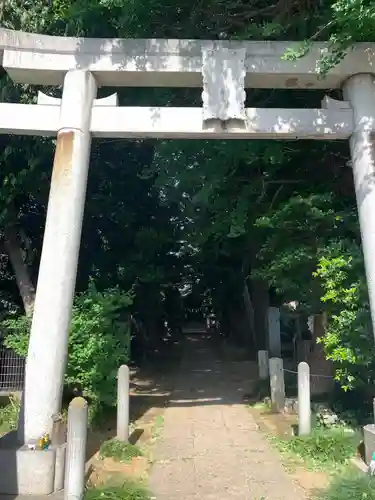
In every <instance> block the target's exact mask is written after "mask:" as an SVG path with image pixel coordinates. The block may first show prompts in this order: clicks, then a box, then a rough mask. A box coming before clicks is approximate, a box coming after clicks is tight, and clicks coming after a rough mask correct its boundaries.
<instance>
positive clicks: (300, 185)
mask: <svg viewBox="0 0 375 500" xmlns="http://www.w3.org/2000/svg"><path fill="white" fill-rule="evenodd" d="M0 10H1V20H2V25H3V26H5V27H7V28H13V29H22V30H25V31H34V32H35V31H39V32H44V33H50V34H59V35H84V36H98V37H106V36H111V37H116V36H120V37H162V38H163V37H176V38H177V37H178V38H215V39H216V38H229V39H231V38H234V39H247V38H248V39H263V40H281V39H284V40H297V41H300V42H301V45H300V47H299V49H298V48H297V49H296V48H295V47H294V48H293V50H290V51H288V52H287V53H286V54H285V57H289V58H296V57H299V56H301V55H302V54H303V53H304V52H305V51H306V50H308V47H309V43H310V42H311V41H315V40H325V41H328V43H329V48H330V51H329V53H328V54H327V55H326V56H324V58H323V59H322V60H321V64H320V69H321V72H322V78H324V74H325V72H326V71H328V70H329V67H330V66H332V64H336V63H337V62H338V61H339V60H340V59H341V57H342V56H343V54H344V52H345V51H346V50H350V46H351V44H352V43H353V42H355V41H374V40H375V2H374V1H373V0H337V1H328V0H322V1H320V2H312V1H310V0H303V1H299V2H295V1H293V0H286V1H284V0H283V1H282V0H275V2H271V3H270V2H267V1H265V0H255V1H254V2H251V3H249V2H245V1H244V0H234V1H233V2H230V3H229V4H228V2H227V1H224V0H208V1H206V2H200V1H197V2H193V3H191V2H190V1H189V2H188V1H186V0H174V1H173V2H172V1H170V0H169V1H167V2H160V1H159V0H143V1H142V2H140V1H137V0H90V1H88V0H77V1H75V2H68V1H66V0H54V1H53V2H42V1H33V2H31V1H20V0H9V1H7V2H3V3H2V7H1V9H0ZM44 90H45V91H47V92H51V89H44ZM107 90H108V91H109V90H110V89H107ZM52 92H54V93H56V95H57V94H58V92H59V89H53V91H52ZM0 95H1V98H2V100H7V101H10V100H15V101H20V102H33V101H35V96H36V89H35V88H30V87H29V86H26V85H18V86H16V85H14V84H12V82H10V81H9V79H8V78H7V77H6V76H3V78H2V80H1V81H0ZM102 95H105V94H102ZM331 95H332V96H334V97H340V95H339V93H334V92H332V93H331ZM322 96H323V94H322V92H319V91H314V92H312V91H302V90H301V91H299V90H298V91H297V90H293V91H292V90H283V91H281V90H279V91H265V90H256V89H254V90H251V91H249V93H248V100H249V102H250V101H251V105H254V106H263V107H290V108H293V107H319V106H320V101H321V98H322ZM119 97H120V101H121V103H122V104H129V103H132V104H133V105H137V104H143V105H144V104H160V105H163V104H175V105H187V106H189V105H192V104H195V105H199V102H200V91H198V90H197V91H196V90H191V89H180V90H176V89H167V90H165V89H126V90H121V89H120V91H119ZM0 144H1V148H0V149H1V156H0V162H1V170H0V202H1V207H0V214H1V233H2V236H3V240H4V243H7V233H6V230H7V229H9V228H13V229H16V232H17V235H18V238H19V246H20V249H21V251H22V255H23V256H24V263H25V265H26V267H27V269H28V273H29V277H30V282H31V283H34V284H35V282H36V276H37V270H38V262H39V258H40V249H41V241H42V232H43V225H44V217H45V210H46V203H47V194H48V181H49V178H50V171H51V164H52V154H53V141H51V140H49V139H39V138H18V137H5V136H4V137H1V138H0ZM348 160H349V152H348V147H347V144H342V143H327V144H326V143H320V144H316V143H312V142H309V141H299V142H295V141H283V142H281V141H273V142H269V141H246V142H245V141H241V142H240V141H238V142H232V143H231V142H227V141H220V142H219V141H218V142H213V141H212V142H210V141H189V142H187V141H173V142H172V141H150V140H143V141H140V140H134V141H96V142H94V144H93V151H92V158H91V174H90V179H89V186H88V196H87V204H86V212H85V222H84V228H83V238H82V250H81V258H80V264H79V275H78V282H77V292H78V293H79V294H81V293H83V294H82V295H78V297H77V299H76V306H75V310H74V315H73V325H72V333H71V349H70V361H69V367H70V368H69V370H68V375H67V382H68V383H69V384H76V383H79V384H80V385H81V386H82V387H83V388H84V389H85V390H86V391H87V392H88V393H90V394H91V395H92V396H94V395H95V397H99V398H100V399H103V398H104V393H105V392H106V391H107V389H108V385H107V384H108V381H107V380H100V377H99V378H98V373H99V372H101V371H102V370H106V371H107V372H110V373H113V370H114V369H115V365H116V363H118V362H120V361H121V360H123V359H125V358H124V357H126V356H127V355H128V347H126V348H125V349H124V350H123V351H122V354H121V356H123V357H122V358H121V356H120V354H119V352H120V346H128V344H127V342H128V333H127V330H126V328H125V327H124V326H121V325H120V324H116V327H115V328H113V322H114V318H113V314H115V312H114V310H113V307H114V302H113V301H114V300H119V302H117V303H116V304H117V305H116V307H117V306H119V310H120V309H121V314H122V315H123V316H122V320H123V324H125V323H127V322H128V320H129V317H130V314H133V315H134V316H135V317H137V318H138V319H139V323H140V324H142V328H139V329H138V333H137V336H136V340H137V341H138V343H139V345H140V350H141V351H143V350H145V349H146V348H148V347H149V346H150V345H151V346H155V345H156V344H157V343H158V342H160V339H161V337H162V336H163V334H164V333H165V332H164V331H163V327H162V325H163V323H164V320H169V321H170V323H171V324H172V323H173V324H175V323H176V321H177V322H178V321H179V320H180V316H178V314H177V315H176V314H175V312H176V311H177V310H179V307H180V306H176V302H173V300H175V299H172V298H171V297H172V296H173V291H176V289H177V287H178V286H180V285H181V284H186V283H188V284H191V285H193V288H194V289H196V290H197V293H201V294H203V295H204V296H205V303H206V304H207V305H208V306H209V307H212V308H213V309H214V310H215V311H216V313H217V314H218V316H219V318H220V321H221V325H222V329H223V330H224V331H225V332H226V333H228V334H231V335H233V336H234V337H235V338H236V340H238V341H241V342H242V343H243V344H245V345H248V346H249V348H252V349H253V348H254V347H255V344H256V346H257V347H260V346H261V345H262V341H264V339H263V340H262V334H261V332H260V333H259V332H258V331H257V332H256V333H255V335H253V336H252V335H250V336H249V333H248V332H249V331H250V330H251V328H249V321H250V323H251V321H255V325H261V324H263V320H262V318H261V317H260V316H259V314H258V312H259V310H260V308H261V306H262V304H259V303H258V302H257V301H258V298H259V296H260V289H261V288H262V289H264V288H265V289H268V288H272V290H273V291H274V292H275V293H274V294H273V298H274V299H273V300H275V301H277V302H283V301H288V300H297V301H298V304H299V305H298V307H299V310H300V311H302V312H303V313H306V314H318V313H322V312H324V313H325V314H326V316H327V318H328V323H327V331H326V334H325V335H324V336H323V337H322V339H321V342H322V343H323V345H324V347H325V351H326V354H327V356H328V357H329V358H330V359H332V360H333V361H334V362H335V364H336V366H337V372H336V375H337V378H338V380H339V381H340V382H341V384H342V385H343V386H344V387H346V388H351V387H354V386H356V385H360V384H368V383H369V382H371V381H372V380H373V377H374V370H373V368H374V366H373V365H374V363H373V360H374V357H373V355H372V350H373V349H372V346H373V340H372V332H371V328H370V321H369V307H368V298H367V292H366V286H365V280H364V272H363V262H362V255H361V251H360V237H359V229H358V221H357V217H356V208H355V197H354V191H353V182H352V175H351V169H350V165H349V164H348ZM9 256H10V253H9V248H8V250H7V247H6V248H5V249H4V250H2V254H1V259H0V279H1V285H2V286H1V290H2V291H1V299H2V308H3V316H7V314H8V311H13V312H14V311H16V314H22V312H23V310H22V303H21V300H20V298H19V296H18V290H17V286H16V282H15V279H14V274H13V271H12V269H11V267H10V264H9V259H8V257H9ZM90 280H91V281H92V282H93V283H94V284H95V290H97V292H96V291H95V293H94V292H93V291H92V289H90V290H89V291H88V292H87V291H86V290H87V288H88V286H89V282H90ZM114 286H118V287H119V290H122V291H126V292H127V291H129V290H132V299H131V300H130V296H129V295H128V294H127V293H125V292H120V291H116V292H113V290H112V289H113V287H114ZM108 290H112V291H108ZM93 293H94V295H93ZM124 293H125V294H124ZM95 294H96V295H95ZM275 294H276V295H275ZM107 295H108V299H107V298H106V297H107ZM177 295H178V294H177ZM175 296H176V295H175ZM248 297H250V298H251V300H252V302H253V312H254V318H253V319H251V313H250V312H249V311H250V309H251V308H250V309H249V300H248ZM275 297H276V298H275ZM23 299H24V298H23ZM86 300H88V302H85V301H86ZM122 300H124V302H121V301H122ZM90 301H91V302H90ZM23 302H24V303H25V300H23ZM120 302H121V304H120ZM177 302H178V301H177ZM171 304H174V305H171ZM116 314H117V312H116ZM173 314H175V316H174V317H172V316H173ZM179 314H180V313H179ZM177 316H178V318H177ZM12 321H13V323H12V325H10V324H9V323H8V326H12V331H13V336H12V338H9V339H8V343H9V345H10V344H12V345H14V346H16V347H17V349H18V350H19V351H20V350H22V349H25V348H26V343H25V342H26V339H27V335H26V334H25V331H26V326H27V325H28V322H29V319H25V318H21V319H18V320H17V322H14V320H12ZM239 325H240V326H239ZM140 332H143V333H140ZM81 335H82V336H81ZM89 339H90V340H89ZM81 345H84V349H82V350H81V348H80V346H81ZM138 347H139V346H138ZM103 348H104V349H108V350H109V349H111V352H113V355H111V356H110V357H109V358H108V359H107V360H104V361H102V362H103V363H105V366H101V364H100V363H101V362H99V360H98V359H97V354H98V353H99V352H100V350H101V349H103ZM89 357H90V358H93V359H94V361H93V362H90V363H88V359H89ZM95 360H97V361H95ZM107 376H108V377H109V373H108V374H107ZM108 398H109V399H110V398H111V390H109V392H108Z"/></svg>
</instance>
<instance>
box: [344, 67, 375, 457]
mask: <svg viewBox="0 0 375 500" xmlns="http://www.w3.org/2000/svg"><path fill="white" fill-rule="evenodd" d="M343 90H344V98H345V99H346V100H347V101H349V102H350V104H351V106H352V108H353V114H354V132H353V134H352V136H351V138H350V150H351V156H352V164H353V176H354V186H355V193H356V198H357V207H358V215H359V224H360V229H361V237H362V249H363V255H364V261H365V270H366V279H367V288H368V295H369V301H370V311H371V320H372V331H373V335H374V336H375V76H374V75H371V74H358V75H354V76H352V77H351V78H349V79H348V80H347V81H346V82H345V85H344V88H343ZM364 444H365V460H366V463H367V465H369V463H370V461H371V459H372V456H373V454H374V452H375V425H374V424H369V425H366V426H365V427H364Z"/></svg>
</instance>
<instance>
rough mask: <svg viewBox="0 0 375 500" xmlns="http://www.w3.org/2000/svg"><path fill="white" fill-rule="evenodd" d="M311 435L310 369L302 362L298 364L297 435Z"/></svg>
mask: <svg viewBox="0 0 375 500" xmlns="http://www.w3.org/2000/svg"><path fill="white" fill-rule="evenodd" d="M310 433H311V400H310V367H309V365H308V364H307V363H305V362H304V361H302V362H301V363H299V364H298V435H299V436H308V435H309V434H310Z"/></svg>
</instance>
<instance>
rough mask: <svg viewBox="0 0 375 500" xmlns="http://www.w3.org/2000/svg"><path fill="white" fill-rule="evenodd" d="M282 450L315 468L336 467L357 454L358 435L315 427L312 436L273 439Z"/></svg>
mask: <svg viewBox="0 0 375 500" xmlns="http://www.w3.org/2000/svg"><path fill="white" fill-rule="evenodd" d="M273 442H274V443H275V444H276V446H277V447H278V448H279V450H280V451H281V452H285V453H287V454H288V455H289V456H291V457H293V458H298V459H300V460H302V461H303V462H305V463H306V464H307V465H309V466H311V467H313V468H317V469H319V468H322V467H324V468H326V467H330V468H332V467H333V468H334V467H339V466H342V465H344V464H346V463H347V462H348V460H349V459H350V458H351V457H352V456H353V455H354V454H355V450H356V446H357V444H358V436H357V435H356V434H354V433H348V432H345V431H344V429H342V428H337V429H323V428H319V427H317V428H315V429H313V431H312V433H311V435H310V436H296V437H292V438H288V439H273Z"/></svg>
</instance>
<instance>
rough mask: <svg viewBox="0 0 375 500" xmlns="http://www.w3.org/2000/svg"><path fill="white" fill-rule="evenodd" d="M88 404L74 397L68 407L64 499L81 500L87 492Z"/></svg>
mask: <svg viewBox="0 0 375 500" xmlns="http://www.w3.org/2000/svg"><path fill="white" fill-rule="evenodd" d="M87 424H88V404H87V401H86V400H85V399H83V398H81V397H79V398H74V399H73V400H72V401H71V403H70V405H69V409H68V433H67V445H66V463H65V464H66V465H65V467H66V469H65V484H64V500H81V499H82V498H83V495H84V492H85V464H86V442H87Z"/></svg>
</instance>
